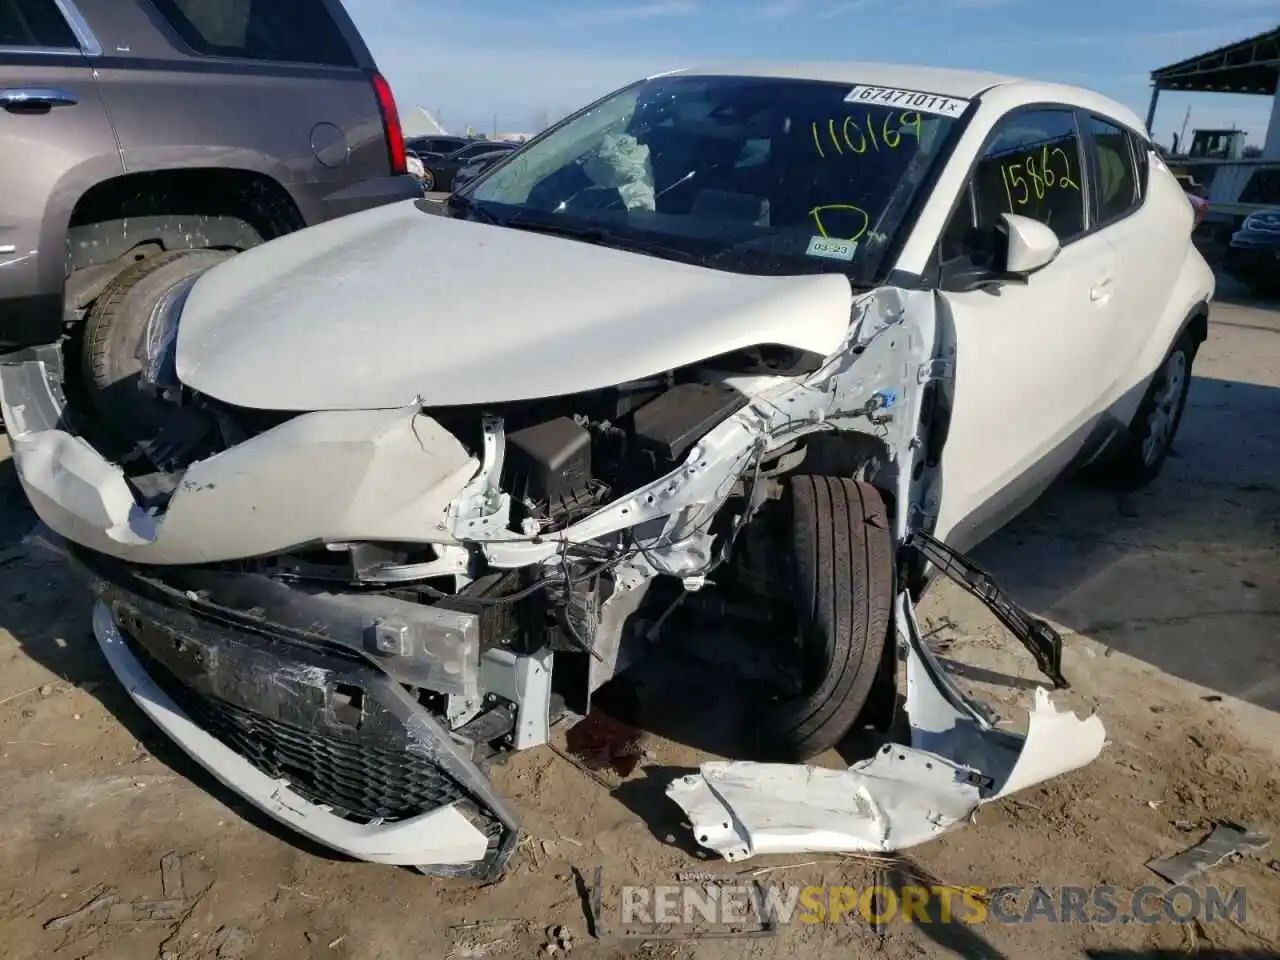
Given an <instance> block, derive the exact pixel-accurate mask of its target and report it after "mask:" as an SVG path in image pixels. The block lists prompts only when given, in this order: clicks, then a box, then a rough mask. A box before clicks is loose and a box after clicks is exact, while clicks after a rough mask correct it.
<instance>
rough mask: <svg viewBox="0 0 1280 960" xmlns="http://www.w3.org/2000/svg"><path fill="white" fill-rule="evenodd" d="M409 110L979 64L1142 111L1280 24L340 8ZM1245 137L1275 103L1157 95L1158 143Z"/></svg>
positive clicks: (605, 2)
mask: <svg viewBox="0 0 1280 960" xmlns="http://www.w3.org/2000/svg"><path fill="white" fill-rule="evenodd" d="M345 3H346V6H347V9H348V10H349V11H350V12H351V15H352V17H353V18H354V19H355V21H356V23H357V25H358V26H359V28H360V31H361V33H362V34H363V35H364V37H365V40H366V42H367V43H368V44H369V47H370V49H372V51H373V54H374V56H375V57H376V58H377V60H378V64H379V66H380V67H381V68H382V71H383V72H384V73H385V74H386V76H387V78H388V79H389V80H390V82H391V85H392V87H393V89H394V91H395V94H396V99H397V101H398V102H399V103H400V105H401V109H402V110H405V109H407V108H410V107H412V106H414V105H420V106H423V107H427V108H428V109H431V110H439V111H440V113H441V114H442V118H441V119H442V121H443V123H444V124H445V126H446V127H448V128H449V129H450V130H461V129H462V128H463V127H465V126H466V125H468V124H471V125H474V126H476V127H477V128H479V129H484V130H487V129H489V128H490V127H491V126H492V124H493V122H494V121H493V118H494V115H495V114H496V115H497V124H498V127H499V128H500V129H501V130H503V131H521V130H527V129H529V128H530V127H531V126H533V125H535V124H536V123H537V121H538V120H540V119H542V118H543V117H549V118H552V119H554V118H556V117H558V116H562V115H563V114H565V113H567V112H569V111H570V110H572V109H574V108H576V107H578V106H581V105H582V104H584V103H586V102H587V101H588V100H590V99H592V98H594V97H595V96H598V95H600V94H602V93H605V92H607V91H608V90H610V89H612V88H614V87H616V86H619V85H621V84H622V83H625V82H627V81H629V80H632V79H635V78H637V77H639V76H644V75H646V74H649V73H653V72H656V71H659V70H663V69H671V68H674V67H683V66H696V65H698V64H699V63H707V62H709V61H714V60H718V59H725V58H749V59H770V60H788V61H796V60H877V61H893V62H905V63H923V64H931V65H935V66H948V67H972V68H978V69H985V70H992V71H995V72H998V73H1013V74H1018V75H1024V76H1032V77H1036V78H1040V79H1045V80H1054V81H1059V82H1064V83H1073V84H1078V85H1080V86H1087V87H1091V88H1093V89H1095V90H1098V91H1100V92H1102V93H1105V94H1108V95H1110V96H1112V97H1115V98H1116V99H1118V100H1120V101H1122V102H1124V103H1127V104H1129V105H1130V106H1132V107H1133V108H1134V109H1135V110H1137V112H1138V114H1139V115H1140V116H1145V115H1146V109H1147V101H1148V99H1149V97H1150V86H1149V73H1150V71H1151V70H1152V69H1154V68H1156V67H1160V66H1164V65H1165V64H1168V63H1172V62H1174V61H1176V60H1179V59H1182V58H1183V57H1187V56H1191V55H1193V54H1196V53H1200V52H1203V51H1206V50H1209V49H1212V48H1213V47H1216V46H1220V45H1222V44H1225V43H1229V42H1231V41H1233V40H1237V39H1240V38H1243V37H1245V36H1248V35H1250V34H1254V33H1258V32H1260V31H1262V30H1266V29H1268V28H1270V27H1273V26H1275V25H1276V23H1277V20H1278V19H1280V18H1278V17H1277V0H1056V2H1054V0H1049V2H1046V0H736V2H735V0H596V2H594V3H589V2H585V0H506V2H502V0H470V2H463V0H444V2H440V0H345ZM1188 107H1190V108H1191V122H1190V124H1189V127H1188V129H1191V128H1195V127H1220V126H1221V127H1230V126H1232V125H1235V126H1238V127H1240V128H1241V129H1245V130H1247V131H1248V132H1249V134H1250V138H1249V139H1250V142H1253V143H1258V144H1260V143H1261V142H1262V138H1263V135H1264V133H1265V129H1266V123H1267V118H1268V116H1269V114H1270V99H1269V98H1266V97H1251V96H1229V95H1221V94H1220V95H1203V94H1199V95H1197V94H1171V93H1164V94H1162V95H1161V98H1160V109H1159V111H1158V113H1157V115H1156V129H1155V133H1156V136H1157V138H1158V139H1159V140H1160V141H1161V142H1163V143H1168V142H1169V139H1170V134H1171V133H1172V132H1173V131H1175V130H1178V129H1179V128H1180V127H1181V126H1182V122H1183V117H1184V115H1185V113H1186V110H1187V108H1188Z"/></svg>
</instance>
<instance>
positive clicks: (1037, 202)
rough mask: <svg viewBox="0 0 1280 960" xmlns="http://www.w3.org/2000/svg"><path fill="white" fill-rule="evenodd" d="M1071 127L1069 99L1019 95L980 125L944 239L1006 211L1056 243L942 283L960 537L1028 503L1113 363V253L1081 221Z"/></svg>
mask: <svg viewBox="0 0 1280 960" xmlns="http://www.w3.org/2000/svg"><path fill="white" fill-rule="evenodd" d="M1085 162H1086V161H1085V153H1084V150H1083V146H1082V138H1081V135H1080V131H1079V129H1078V127H1077V124H1076V115H1075V112H1074V110H1073V109H1072V108H1070V107H1066V106H1057V105H1048V106H1036V107H1029V108H1023V109H1020V110H1017V111H1014V112H1013V113H1010V114H1009V115H1008V116H1006V117H1005V118H1003V119H1002V120H1001V121H1000V122H999V123H998V124H997V125H996V127H995V128H994V130H993V131H992V135H991V137H990V138H988V141H987V145H986V147H985V148H984V150H983V152H982V154H981V156H980V158H979V160H978V162H977V163H976V165H975V167H974V169H973V172H972V175H971V177H970V180H969V185H968V189H967V193H966V195H965V197H964V198H963V199H962V200H961V202H960V205H959V207H958V208H957V210H956V212H955V214H954V215H953V217H952V221H951V223H950V224H949V226H948V228H947V230H946V233H945V234H944V236H943V238H942V241H941V248H940V251H939V254H940V258H941V259H942V260H944V261H945V260H950V259H953V258H956V257H964V256H967V255H968V252H967V250H966V237H967V236H968V235H969V234H970V231H971V230H972V229H973V228H975V227H976V233H975V234H973V236H976V237H988V236H990V235H991V230H992V229H993V228H994V226H995V225H996V223H997V222H998V221H999V219H1000V217H1001V215H1002V214H1004V213H1015V214H1020V215H1022V216H1027V217H1031V218H1033V219H1035V220H1039V221H1040V222H1041V223H1044V224H1046V225H1047V226H1049V227H1050V228H1051V229H1052V230H1053V231H1054V232H1055V233H1056V234H1057V235H1058V239H1059V241H1060V242H1061V244H1062V250H1061V253H1060V254H1059V255H1058V257H1057V259H1056V260H1055V261H1054V262H1053V263H1051V264H1050V265H1049V266H1047V267H1045V268H1044V269H1042V270H1040V271H1039V272H1037V273H1035V274H1032V275H1031V276H1030V277H1029V278H1028V279H1027V282H1026V283H1025V284H1017V283H1009V284H1003V285H1001V286H999V287H998V288H995V289H988V290H975V291H969V292H963V293H953V292H948V293H942V294H941V296H942V297H943V299H944V300H945V303H946V306H947V307H948V308H949V311H950V313H951V316H952V319H953V321H954V325H955V336H956V368H955V384H954V388H953V389H954V394H953V407H952V412H951V424H950V428H949V431H948V434H947V441H946V445H945V447H944V448H943V454H942V473H943V477H944V478H945V481H944V484H945V495H944V496H943V498H942V505H941V510H940V514H939V518H938V521H937V525H936V530H937V532H938V535H939V536H940V537H942V538H944V539H945V540H946V541H947V542H948V543H949V544H952V545H953V546H955V547H956V548H957V549H966V548H967V547H968V546H970V545H972V544H973V543H976V542H977V541H979V540H981V539H983V538H984V537H986V536H987V535H988V534H990V533H991V532H993V531H994V530H995V529H997V528H998V527H999V526H1001V525H1002V524H1003V523H1005V522H1006V521H1007V520H1008V519H1009V518H1010V517H1011V516H1012V515H1013V514H1014V513H1016V512H1017V511H1018V510H1021V509H1023V508H1024V507H1025V506H1027V505H1028V504H1029V503H1030V502H1031V500H1033V499H1034V498H1035V497H1036V496H1038V495H1039V494H1040V493H1041V492H1042V491H1043V490H1044V488H1045V487H1046V486H1047V485H1048V483H1049V482H1050V481H1052V480H1053V478H1054V477H1055V476H1056V475H1057V474H1058V473H1059V472H1060V471H1061V470H1062V469H1063V468H1064V467H1065V466H1066V465H1067V463H1069V462H1070V460H1071V458H1072V457H1073V456H1074V455H1075V454H1076V453H1077V452H1078V451H1079V450H1080V448H1081V447H1082V446H1083V445H1084V441H1085V439H1086V437H1087V435H1088V432H1089V430H1090V429H1091V424H1092V422H1093V420H1094V419H1095V418H1096V417H1097V415H1098V413H1099V410H1100V401H1101V395H1102V393H1103V392H1104V388H1105V385H1106V384H1107V383H1109V382H1110V380H1111V379H1113V377H1114V374H1113V372H1112V371H1113V370H1114V369H1115V368H1116V364H1115V363H1114V362H1113V361H1112V359H1111V357H1110V354H1109V350H1110V341H1111V338H1112V336H1113V327H1114V319H1113V318H1114V311H1113V302H1114V293H1115V286H1114V281H1115V276H1116V262H1115V252H1114V250H1113V249H1112V247H1111V246H1110V245H1109V244H1108V243H1107V241H1106V240H1105V239H1104V238H1103V237H1101V236H1099V235H1098V234H1097V233H1096V232H1094V231H1092V230H1091V229H1090V228H1091V224H1090V219H1089V209H1088V204H1087V203H1086V197H1087V192H1086V191H1087V184H1088V180H1087V176H1086V167H1085Z"/></svg>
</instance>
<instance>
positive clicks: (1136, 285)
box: [1082, 114, 1194, 415]
mask: <svg viewBox="0 0 1280 960" xmlns="http://www.w3.org/2000/svg"><path fill="white" fill-rule="evenodd" d="M1082 120H1083V126H1084V131H1085V148H1086V153H1087V154H1088V156H1089V162H1090V167H1091V169H1092V170H1093V176H1092V178H1091V180H1092V182H1093V189H1092V190H1091V191H1090V193H1091V200H1092V203H1093V221H1094V229H1095V230H1097V231H1098V233H1099V234H1100V235H1101V236H1102V237H1103V238H1104V239H1105V240H1106V241H1107V243H1108V244H1109V245H1110V246H1111V248H1112V250H1113V252H1114V255H1115V259H1116V273H1115V280H1114V284H1115V296H1114V301H1113V309H1114V311H1115V324H1114V326H1113V332H1112V338H1111V350H1112V354H1113V357H1114V359H1115V360H1116V361H1117V366H1116V374H1117V379H1116V380H1115V381H1113V382H1112V383H1111V384H1109V385H1108V388H1107V396H1106V401H1107V404H1108V406H1110V405H1111V404H1112V403H1115V402H1116V401H1118V400H1120V399H1121V398H1122V397H1125V396H1126V395H1128V394H1133V393H1134V392H1135V387H1136V386H1137V385H1136V384H1134V383H1131V382H1129V378H1132V376H1133V374H1134V370H1135V365H1136V363H1137V361H1138V357H1139V354H1140V353H1141V352H1142V350H1143V347H1144V346H1145V345H1146V343H1147V341H1148V340H1150V338H1151V337H1152V335H1153V334H1155V332H1156V330H1157V328H1158V327H1159V324H1160V320H1161V318H1162V317H1163V316H1164V312H1165V307H1166V305H1167V304H1168V300H1169V297H1170V296H1171V295H1172V293H1173V291H1174V290H1175V289H1176V284H1175V281H1176V280H1177V277H1178V272H1179V271H1180V270H1181V269H1182V265H1183V263H1184V261H1185V258H1186V251H1187V246H1188V244H1190V242H1191V234H1190V231H1191V228H1192V225H1193V222H1194V221H1193V217H1189V216H1187V210H1186V208H1185V207H1184V206H1183V205H1182V203H1181V199H1182V198H1181V197H1178V198H1177V201H1178V202H1176V203H1161V202H1151V203H1148V202H1147V200H1148V197H1147V192H1148V188H1149V186H1150V182H1149V173H1150V168H1149V159H1150V157H1149V150H1150V146H1149V145H1148V143H1147V142H1146V139H1145V138H1144V137H1140V136H1139V135H1138V134H1136V133H1134V132H1132V131H1130V130H1126V129H1125V128H1124V126H1123V125H1121V124H1119V123H1117V122H1115V121H1114V120H1111V119H1110V118H1107V117H1102V116H1099V115H1097V114H1083V115H1082ZM1135 148H1136V149H1135ZM1139 399H1140V398H1139V397H1137V396H1133V397H1130V398H1129V401H1130V402H1128V403H1124V404H1121V405H1120V406H1121V408H1122V410H1121V412H1127V413H1128V414H1129V415H1132V412H1133V410H1135V409H1136V408H1137V402H1138V400H1139Z"/></svg>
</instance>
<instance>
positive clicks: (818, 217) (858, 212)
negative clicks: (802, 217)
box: [809, 203, 871, 243]
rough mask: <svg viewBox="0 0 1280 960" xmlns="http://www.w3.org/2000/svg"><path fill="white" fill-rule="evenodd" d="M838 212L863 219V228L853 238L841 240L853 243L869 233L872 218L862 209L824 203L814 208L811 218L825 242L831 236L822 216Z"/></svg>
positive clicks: (810, 213)
mask: <svg viewBox="0 0 1280 960" xmlns="http://www.w3.org/2000/svg"><path fill="white" fill-rule="evenodd" d="M836 210H842V211H846V212H848V213H852V214H854V215H855V216H859V217H861V218H862V226H861V227H860V228H859V229H858V232H857V233H855V234H854V235H853V236H851V237H842V238H840V239H843V240H847V241H848V242H849V243H853V242H854V241H856V240H857V239H858V238H859V237H861V236H862V235H863V234H864V233H866V232H867V227H868V226H870V224H871V217H870V215H868V213H867V211H865V210H863V209H862V208H861V207H855V206H853V205H852V204H848V203H824V204H823V205H822V206H818V207H814V208H813V209H812V210H810V211H809V216H811V217H813V222H814V225H815V226H816V227H817V228H818V233H820V234H822V237H823V239H824V240H830V239H831V236H830V234H828V233H827V228H826V225H825V224H823V222H822V214H823V212H832V211H836Z"/></svg>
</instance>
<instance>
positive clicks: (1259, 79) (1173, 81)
mask: <svg viewBox="0 0 1280 960" xmlns="http://www.w3.org/2000/svg"><path fill="white" fill-rule="evenodd" d="M1277 87H1280V25H1277V26H1275V27H1273V28H1271V29H1270V30H1267V31H1265V32H1264V33H1259V34H1257V35H1255V36H1252V37H1246V38H1245V39H1243V40H1237V41H1236V42H1235V43H1229V44H1227V45H1226V46H1225V47H1218V48H1217V49H1216V50H1210V51H1209V52H1208V53H1201V54H1197V55H1196V56H1194V57H1188V58H1187V59H1185V60H1180V61H1178V62H1177V63H1174V64H1170V65H1169V66H1167V67H1161V68H1160V69H1158V70H1153V71H1151V106H1150V107H1149V108H1148V110H1147V130H1148V132H1150V130H1151V126H1152V124H1153V123H1154V122H1155V115H1156V104H1157V103H1158V102H1159V99H1160V93H1161V91H1163V90H1179V91H1183V92H1188V93H1252V94H1258V95H1263V96H1271V97H1273V98H1274V99H1273V102H1272V106H1271V121H1270V123H1269V125H1268V127H1267V135H1266V140H1265V143H1264V146H1263V148H1262V155H1263V157H1264V158H1266V159H1268V160H1280V96H1278V95H1277Z"/></svg>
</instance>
